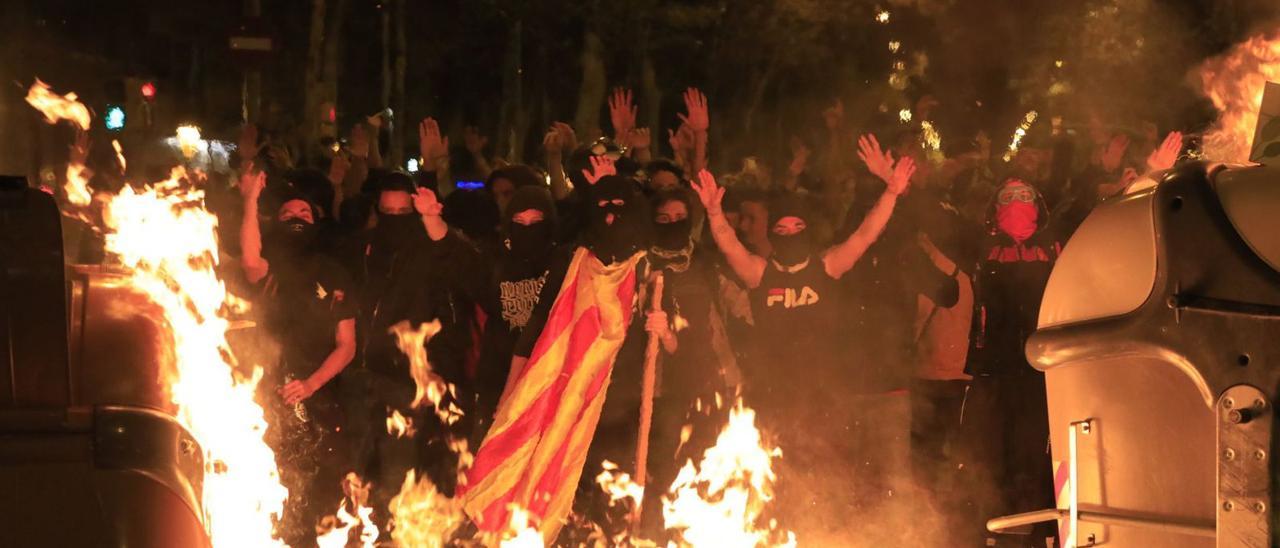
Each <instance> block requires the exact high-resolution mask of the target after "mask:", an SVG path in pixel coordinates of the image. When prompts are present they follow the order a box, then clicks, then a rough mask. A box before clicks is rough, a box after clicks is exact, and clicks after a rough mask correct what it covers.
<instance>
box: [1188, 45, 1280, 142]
mask: <svg viewBox="0 0 1280 548" xmlns="http://www.w3.org/2000/svg"><path fill="white" fill-rule="evenodd" d="M1268 81H1272V82H1280V35H1275V36H1254V37H1253V38H1250V39H1248V40H1246V41H1244V42H1242V43H1240V44H1238V45H1236V47H1234V48H1232V49H1231V51H1229V52H1227V53H1226V54H1224V55H1222V56H1219V57H1215V58H1213V59H1210V60H1208V61H1205V63H1204V64H1202V65H1201V66H1200V82H1201V85H1202V87H1203V92H1204V94H1205V96H1207V97H1208V98H1209V100H1211V101H1213V106H1215V107H1217V109H1218V111H1219V112H1221V115H1220V116H1219V117H1218V121H1217V122H1216V123H1215V124H1214V125H1213V127H1212V128H1210V129H1209V131H1208V132H1206V133H1205V134H1204V139H1203V150H1204V154H1205V156H1207V157H1209V158H1212V159H1214V160H1221V161H1226V162H1242V163H1243V162H1247V161H1248V160H1249V151H1250V144H1251V143H1252V141H1253V134H1254V126H1255V125H1256V124H1257V123H1258V110H1259V109H1260V108H1261V106H1262V91H1263V88H1265V87H1266V83H1267V82H1268Z"/></svg>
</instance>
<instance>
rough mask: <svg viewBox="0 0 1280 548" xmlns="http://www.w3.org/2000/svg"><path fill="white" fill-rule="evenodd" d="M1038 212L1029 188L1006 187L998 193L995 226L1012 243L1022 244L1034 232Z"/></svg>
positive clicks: (1019, 186) (1018, 186) (1038, 216)
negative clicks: (1011, 240)
mask: <svg viewBox="0 0 1280 548" xmlns="http://www.w3.org/2000/svg"><path fill="white" fill-rule="evenodd" d="M1039 218H1040V210H1039V209H1038V208H1037V207H1036V204H1035V197H1034V195H1033V194H1032V192H1031V189H1030V188H1027V187H1026V186H1023V185H1010V186H1006V187H1005V188H1004V189H1002V190H1001V191H1000V196H999V203H998V205H997V206H996V226H998V227H999V228H1000V231H1001V232H1004V233H1005V234H1008V235H1009V237H1011V238H1013V241H1015V242H1017V243H1022V242H1024V241H1026V240H1027V238H1030V237H1031V235H1032V234H1035V232H1036V225H1037V222H1038V221H1039Z"/></svg>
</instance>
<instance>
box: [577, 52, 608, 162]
mask: <svg viewBox="0 0 1280 548" xmlns="http://www.w3.org/2000/svg"><path fill="white" fill-rule="evenodd" d="M582 42H583V43H582V85H581V87H579V88H578V111H577V113H576V114H575V115H574V117H573V125H574V128H575V129H577V131H578V135H581V136H584V137H585V139H584V140H583V141H584V142H587V141H589V140H591V139H595V138H596V137H598V136H599V135H600V134H601V133H600V132H601V130H600V105H601V104H603V103H604V95H605V88H606V87H607V85H608V82H606V81H605V78H606V76H605V72H604V54H603V51H602V50H603V49H604V46H603V45H602V44H601V43H600V37H599V36H597V35H596V33H595V32H592V31H591V30H587V31H586V35H585V36H584V37H583V41H582Z"/></svg>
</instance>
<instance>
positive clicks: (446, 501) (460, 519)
mask: <svg viewBox="0 0 1280 548" xmlns="http://www.w3.org/2000/svg"><path fill="white" fill-rule="evenodd" d="M391 517H392V519H393V520H395V523H394V525H393V527H392V529H391V538H392V539H393V540H395V542H396V544H397V545H398V546H414V547H426V548H438V547H443V546H446V545H447V544H448V543H449V542H450V541H451V539H452V538H453V535H454V533H455V532H457V530H458V528H459V527H461V526H462V524H463V523H465V521H466V515H465V514H464V513H463V511H462V501H461V500H459V499H454V498H450V497H447V496H445V495H444V493H441V492H440V491H439V490H438V489H436V486H435V484H433V483H431V480H430V479H427V478H425V477H424V478H422V479H421V480H419V479H417V475H416V474H415V473H414V471H413V470H410V471H409V473H408V474H406V475H405V477H404V484H403V485H402V486H401V487H400V494H398V495H396V496H395V497H394V498H392V499H391Z"/></svg>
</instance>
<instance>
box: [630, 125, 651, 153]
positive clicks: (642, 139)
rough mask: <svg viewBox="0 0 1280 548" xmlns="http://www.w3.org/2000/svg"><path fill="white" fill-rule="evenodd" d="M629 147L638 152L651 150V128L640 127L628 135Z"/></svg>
mask: <svg viewBox="0 0 1280 548" xmlns="http://www.w3.org/2000/svg"><path fill="white" fill-rule="evenodd" d="M627 146H629V147H631V148H634V149H636V150H648V148H649V128H647V127H638V128H634V129H632V130H631V133H629V134H628V135H627Z"/></svg>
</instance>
